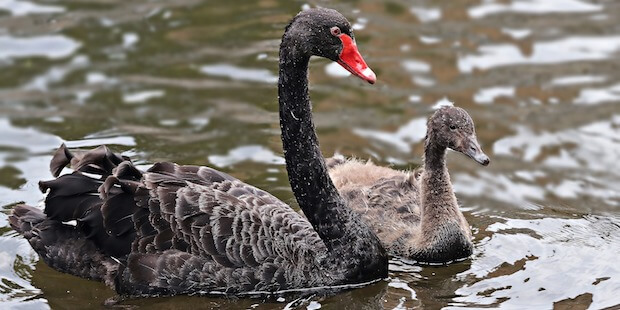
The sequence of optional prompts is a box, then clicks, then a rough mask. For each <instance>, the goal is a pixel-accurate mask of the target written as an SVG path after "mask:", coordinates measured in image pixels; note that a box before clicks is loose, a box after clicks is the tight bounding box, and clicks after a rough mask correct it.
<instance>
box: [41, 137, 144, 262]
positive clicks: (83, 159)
mask: <svg viewBox="0 0 620 310" xmlns="http://www.w3.org/2000/svg"><path fill="white" fill-rule="evenodd" d="M67 165H71V168H73V169H74V172H73V173H71V174H65V175H62V176H60V177H57V178H56V179H54V180H51V181H42V182H39V187H40V188H41V191H43V192H46V191H49V193H48V195H47V197H46V199H45V215H46V216H47V217H48V218H49V219H50V220H54V221H58V222H69V221H73V220H75V221H77V226H76V229H77V230H78V231H79V232H80V233H81V234H82V235H83V236H84V237H86V238H87V239H89V240H90V241H92V242H93V243H94V245H95V246H97V247H98V248H99V249H100V251H102V253H105V254H107V255H111V256H116V257H124V256H125V255H127V254H128V253H129V252H130V250H131V243H132V242H133V240H134V239H135V228H134V224H133V221H132V215H133V213H134V212H135V211H136V203H135V201H134V193H135V191H136V189H137V187H138V184H139V182H140V179H141V178H142V172H141V171H139V170H138V169H137V168H136V167H135V166H133V164H132V163H131V161H130V160H129V158H127V157H124V156H122V155H120V154H115V153H113V152H112V151H111V150H110V149H108V148H107V147H106V146H100V147H97V148H95V149H93V150H90V151H79V150H78V151H69V149H67V147H66V146H65V145H64V144H63V145H61V146H60V147H59V148H58V150H56V152H55V153H54V156H53V158H52V161H51V163H50V170H51V172H52V174H53V175H54V176H58V175H59V174H60V172H61V171H62V170H63V168H64V167H65V166H67Z"/></svg>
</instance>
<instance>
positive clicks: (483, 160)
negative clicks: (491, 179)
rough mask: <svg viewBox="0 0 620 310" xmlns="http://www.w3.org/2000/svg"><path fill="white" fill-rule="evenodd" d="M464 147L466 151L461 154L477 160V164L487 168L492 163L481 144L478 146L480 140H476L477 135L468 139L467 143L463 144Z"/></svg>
mask: <svg viewBox="0 0 620 310" xmlns="http://www.w3.org/2000/svg"><path fill="white" fill-rule="evenodd" d="M463 147H464V148H465V149H464V150H463V151H461V152H462V153H463V154H465V155H467V156H469V157H470V158H471V159H473V160H475V161H476V162H477V163H479V164H481V165H483V166H487V165H488V164H489V163H490V162H491V160H490V159H489V156H487V155H486V154H484V152H483V151H482V149H481V148H480V144H478V139H476V136H475V135H471V136H469V137H467V138H466V141H465V143H463Z"/></svg>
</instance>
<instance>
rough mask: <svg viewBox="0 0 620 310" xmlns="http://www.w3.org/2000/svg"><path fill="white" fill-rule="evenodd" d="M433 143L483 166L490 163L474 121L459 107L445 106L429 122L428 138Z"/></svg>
mask: <svg viewBox="0 0 620 310" xmlns="http://www.w3.org/2000/svg"><path fill="white" fill-rule="evenodd" d="M431 136H432V139H433V142H429V143H438V144H439V145H441V146H443V147H446V148H450V149H452V150H454V151H457V152H460V153H463V154H465V155H467V156H469V157H470V158H471V159H473V160H475V161H476V162H478V163H479V164H481V165H484V166H486V165H488V164H489V163H490V160H489V157H488V156H487V155H486V154H484V152H483V151H482V148H480V144H479V143H478V138H476V130H475V129H474V121H473V120H472V119H471V116H469V114H468V113H467V112H466V111H465V110H463V109H461V108H458V107H451V106H444V107H441V108H440V109H439V110H437V111H436V112H435V114H433V116H431V118H430V119H429V120H428V137H429V138H430V137H431Z"/></svg>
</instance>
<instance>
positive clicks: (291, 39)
mask: <svg viewBox="0 0 620 310" xmlns="http://www.w3.org/2000/svg"><path fill="white" fill-rule="evenodd" d="M282 40H283V42H284V41H286V42H287V43H288V44H286V46H284V48H288V49H295V52H296V53H299V54H302V55H305V56H307V57H310V56H319V57H325V58H328V59H331V60H333V61H335V62H338V63H339V64H340V65H341V66H342V67H344V68H345V69H347V70H348V71H349V72H351V73H352V74H353V75H355V76H357V77H359V78H360V79H362V80H364V81H366V82H368V83H370V84H374V83H375V82H376V81H377V77H376V75H375V73H374V72H373V71H372V70H371V69H370V68H369V67H368V65H366V62H365V61H364V58H362V55H360V53H359V51H358V50H357V45H356V43H355V37H354V36H353V30H352V29H351V24H350V23H349V21H348V20H347V19H346V18H345V17H344V16H342V14H340V13H338V11H336V10H332V9H325V8H316V9H309V10H305V11H302V12H300V13H299V14H297V16H295V18H293V20H292V21H291V23H290V24H289V25H288V26H287V27H286V31H285V33H284V37H283V38H282Z"/></svg>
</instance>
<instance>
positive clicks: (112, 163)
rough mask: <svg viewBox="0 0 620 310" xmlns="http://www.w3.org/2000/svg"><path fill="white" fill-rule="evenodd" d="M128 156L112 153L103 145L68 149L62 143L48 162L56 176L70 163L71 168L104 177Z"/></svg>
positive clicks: (126, 159)
mask: <svg viewBox="0 0 620 310" xmlns="http://www.w3.org/2000/svg"><path fill="white" fill-rule="evenodd" d="M128 160H129V158H128V157H126V156H122V155H119V154H115V153H113V152H112V151H111V150H110V149H109V148H108V147H106V146H105V145H101V146H99V147H97V148H95V149H93V150H90V151H81V150H76V151H69V149H68V148H67V146H66V145H65V144H64V143H63V144H62V145H60V147H59V148H58V149H57V150H56V152H55V153H54V156H53V157H52V161H51V162H50V171H51V172H52V174H53V175H54V177H58V176H59V175H60V172H62V169H63V168H65V166H67V165H70V166H71V168H72V169H73V170H76V171H81V172H87V173H93V174H98V175H101V176H102V177H103V178H105V177H106V176H108V175H111V174H112V172H113V170H114V168H116V167H117V166H118V165H119V164H120V163H121V162H123V161H128Z"/></svg>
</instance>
